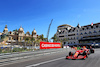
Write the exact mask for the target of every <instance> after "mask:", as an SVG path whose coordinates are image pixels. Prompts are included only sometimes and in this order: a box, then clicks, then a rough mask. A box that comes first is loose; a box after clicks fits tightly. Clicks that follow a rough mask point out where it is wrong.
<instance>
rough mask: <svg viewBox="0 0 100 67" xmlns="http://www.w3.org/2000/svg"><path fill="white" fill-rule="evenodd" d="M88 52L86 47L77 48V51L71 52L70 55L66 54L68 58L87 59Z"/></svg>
mask: <svg viewBox="0 0 100 67" xmlns="http://www.w3.org/2000/svg"><path fill="white" fill-rule="evenodd" d="M87 57H88V53H87V51H86V50H85V49H80V50H77V51H76V52H75V53H72V52H69V56H66V59H73V60H75V59H86V58H87Z"/></svg>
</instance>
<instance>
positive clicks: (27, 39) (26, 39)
mask: <svg viewBox="0 0 100 67" xmlns="http://www.w3.org/2000/svg"><path fill="white" fill-rule="evenodd" d="M28 41H29V38H28V37H27V38H25V47H26V42H28Z"/></svg>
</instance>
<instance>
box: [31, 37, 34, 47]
mask: <svg viewBox="0 0 100 67" xmlns="http://www.w3.org/2000/svg"><path fill="white" fill-rule="evenodd" d="M34 41H35V39H34V37H32V38H31V42H32V46H33V42H34Z"/></svg>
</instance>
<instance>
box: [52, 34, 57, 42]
mask: <svg viewBox="0 0 100 67" xmlns="http://www.w3.org/2000/svg"><path fill="white" fill-rule="evenodd" d="M51 39H53V42H57V40H58V38H57V36H56V34H55V35H54V36H53V37H52V38H51Z"/></svg>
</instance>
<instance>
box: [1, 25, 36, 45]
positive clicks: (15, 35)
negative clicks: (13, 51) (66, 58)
mask: <svg viewBox="0 0 100 67" xmlns="http://www.w3.org/2000/svg"><path fill="white" fill-rule="evenodd" d="M4 35H6V36H7V37H6V38H5V39H4V40H5V42H6V43H10V44H11V43H13V45H14V44H15V45H23V44H24V43H25V38H30V39H31V38H34V39H35V40H36V39H37V33H36V30H35V29H34V30H33V31H32V34H30V32H29V31H27V32H26V34H25V33H24V29H23V28H22V27H20V28H19V29H18V30H14V31H12V32H11V31H9V32H8V28H7V25H6V26H5V28H4V30H3V32H2V33H0V36H4ZM0 38H1V37H0Z"/></svg>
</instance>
